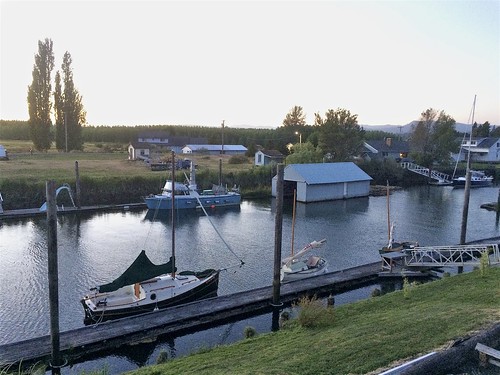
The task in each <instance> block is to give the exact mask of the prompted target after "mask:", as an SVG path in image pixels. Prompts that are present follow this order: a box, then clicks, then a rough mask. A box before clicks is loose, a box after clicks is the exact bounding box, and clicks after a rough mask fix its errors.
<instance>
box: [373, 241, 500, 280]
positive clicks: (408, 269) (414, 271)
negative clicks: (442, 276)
mask: <svg viewBox="0 0 500 375" xmlns="http://www.w3.org/2000/svg"><path fill="white" fill-rule="evenodd" d="M484 253H487V254H489V264H490V265H499V264H500V251H499V248H498V243H490V244H483V243H475V244H468V245H454V246H422V247H415V248H413V249H411V250H405V251H402V252H399V251H393V252H388V253H384V254H381V257H382V272H380V273H379V276H395V275H401V276H417V275H419V274H422V275H424V274H423V273H420V272H419V271H418V269H429V268H438V267H444V266H457V267H463V266H466V265H469V266H470V265H472V266H479V265H480V264H481V257H482V256H483V254H484Z"/></svg>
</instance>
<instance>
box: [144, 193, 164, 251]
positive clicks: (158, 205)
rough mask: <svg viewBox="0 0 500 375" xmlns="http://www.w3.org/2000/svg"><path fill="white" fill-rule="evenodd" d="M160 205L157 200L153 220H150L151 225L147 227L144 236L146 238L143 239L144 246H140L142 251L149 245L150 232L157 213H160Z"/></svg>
mask: <svg viewBox="0 0 500 375" xmlns="http://www.w3.org/2000/svg"><path fill="white" fill-rule="evenodd" d="M160 203H161V200H160V199H158V203H157V205H156V208H155V210H154V214H153V219H152V220H151V224H150V225H149V229H148V233H147V234H146V238H145V239H144V244H143V245H142V247H143V249H145V248H146V244H147V243H149V241H148V239H149V237H150V235H151V231H152V230H153V224H154V222H155V221H156V218H157V216H158V212H159V211H160Z"/></svg>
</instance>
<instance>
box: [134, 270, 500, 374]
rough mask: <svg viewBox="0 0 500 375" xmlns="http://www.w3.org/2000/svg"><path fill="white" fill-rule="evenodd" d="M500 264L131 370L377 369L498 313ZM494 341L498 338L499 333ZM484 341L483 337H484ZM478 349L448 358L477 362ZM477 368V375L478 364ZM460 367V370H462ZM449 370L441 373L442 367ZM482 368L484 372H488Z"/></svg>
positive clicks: (449, 341)
mask: <svg viewBox="0 0 500 375" xmlns="http://www.w3.org/2000/svg"><path fill="white" fill-rule="evenodd" d="M498 280H500V268H498V267H496V268H487V269H486V272H485V274H484V275H482V274H481V272H480V270H475V271H473V272H470V273H467V274H459V275H456V276H453V277H447V278H443V279H441V280H438V281H435V282H432V283H426V284H422V285H414V284H411V285H410V284H406V286H405V288H403V290H401V291H397V292H393V293H389V294H386V295H383V296H381V297H373V298H371V299H369V300H364V301H360V302H356V303H352V304H348V305H343V306H340V307H334V314H333V319H330V321H329V322H328V323H323V324H321V325H320V326H315V327H312V328H306V327H303V326H301V325H299V324H298V321H297V320H292V321H291V322H290V324H287V325H286V326H285V327H284V328H283V329H281V330H280V331H278V332H274V333H269V334H262V335H258V336H256V337H254V338H251V339H246V340H243V341H241V342H238V343H236V344H233V345H229V346H221V347H217V348H214V349H212V350H203V348H200V352H199V353H197V354H194V355H190V356H188V357H184V358H179V359H174V360H169V361H167V362H166V363H164V364H161V365H156V366H149V367H144V368H141V369H139V370H137V371H132V372H130V373H129V374H131V375H151V374H178V373H183V374H200V373H203V374H234V373H238V374H260V373H262V374H263V373H265V374H327V373H328V374H377V373H380V372H381V371H383V369H387V368H392V367H395V366H397V365H398V364H401V363H402V362H405V361H407V360H410V359H412V358H416V357H419V356H421V355H423V354H426V353H429V352H433V351H438V352H442V351H446V349H447V348H449V347H451V346H453V345H455V346H456V345H457V343H459V342H460V341H461V340H462V339H466V338H467V337H470V336H471V335H474V334H475V333H477V332H478V331H480V330H483V329H488V328H491V327H493V325H494V324H495V323H498V321H499V319H500V308H499V304H498V299H499V296H500V285H499V283H498ZM496 340H497V345H498V341H500V338H498V337H497V338H496ZM486 345H488V343H486ZM478 358H479V355H478V353H468V355H463V356H461V360H460V358H458V360H457V361H455V362H453V363H442V367H444V365H446V370H445V371H448V372H449V373H451V372H453V373H455V371H457V370H459V369H460V368H463V367H466V366H478V364H479V362H478ZM477 371H478V372H475V373H477V374H480V373H481V372H479V370H477ZM459 372H461V371H459ZM445 373H446V372H445ZM485 373H486V372H485Z"/></svg>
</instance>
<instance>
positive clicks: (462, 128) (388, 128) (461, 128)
mask: <svg viewBox="0 0 500 375" xmlns="http://www.w3.org/2000/svg"><path fill="white" fill-rule="evenodd" d="M417 123H418V121H416V120H415V121H412V122H410V123H408V124H406V125H361V126H362V127H363V129H365V130H366V131H377V130H378V131H383V132H387V133H393V134H400V133H401V134H407V133H410V132H411V128H412V125H413V124H417ZM470 128H471V126H470V124H462V123H460V122H457V123H456V124H455V129H456V130H457V131H458V132H460V133H468V132H469V131H470Z"/></svg>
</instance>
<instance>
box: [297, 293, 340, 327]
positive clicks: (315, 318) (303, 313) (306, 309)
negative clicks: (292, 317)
mask: <svg viewBox="0 0 500 375" xmlns="http://www.w3.org/2000/svg"><path fill="white" fill-rule="evenodd" d="M298 306H299V308H300V311H299V315H298V316H297V321H298V322H299V325H301V326H302V327H305V328H314V327H322V326H326V325H330V324H332V322H333V314H334V311H335V310H334V309H331V308H328V307H326V306H324V305H323V303H322V302H321V301H320V300H318V299H317V298H316V297H311V298H309V297H307V296H306V297H302V298H301V299H300V300H299V302H298Z"/></svg>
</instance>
